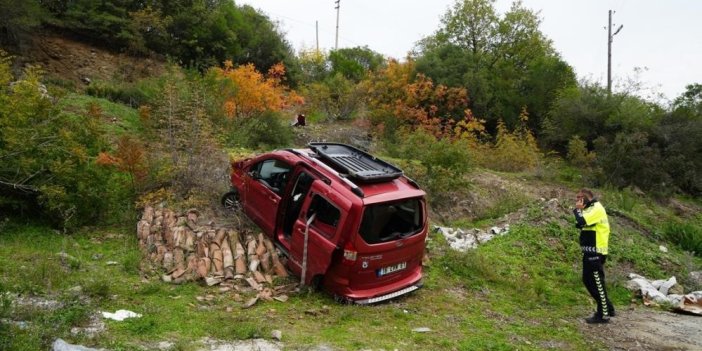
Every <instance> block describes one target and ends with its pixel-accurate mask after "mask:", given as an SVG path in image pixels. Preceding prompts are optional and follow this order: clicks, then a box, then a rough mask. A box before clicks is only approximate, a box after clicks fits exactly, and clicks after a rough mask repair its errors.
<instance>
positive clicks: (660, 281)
mask: <svg viewBox="0 0 702 351" xmlns="http://www.w3.org/2000/svg"><path fill="white" fill-rule="evenodd" d="M665 282H666V280H664V279H657V280H654V281H652V282H651V285H653V287H654V288H656V289H660V288H661V286H662V285H663V283H665Z"/></svg>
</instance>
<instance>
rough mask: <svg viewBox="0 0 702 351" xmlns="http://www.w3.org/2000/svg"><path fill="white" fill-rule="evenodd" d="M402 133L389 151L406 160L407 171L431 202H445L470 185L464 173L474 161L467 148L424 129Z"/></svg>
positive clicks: (388, 147)
mask: <svg viewBox="0 0 702 351" xmlns="http://www.w3.org/2000/svg"><path fill="white" fill-rule="evenodd" d="M399 134H400V135H399V137H398V143H397V144H394V145H393V144H390V143H387V144H386V149H387V150H388V153H390V155H391V156H392V157H395V158H400V159H404V160H406V162H403V164H402V165H401V166H403V167H406V168H407V172H408V174H409V175H410V176H415V177H417V179H416V180H417V181H418V182H419V183H420V184H421V185H422V186H423V187H424V188H425V189H427V190H428V192H429V197H430V198H432V200H435V201H436V200H438V201H441V200H444V199H446V197H447V196H448V195H449V194H451V193H452V192H455V191H456V190H457V189H462V188H465V187H467V186H468V182H467V180H466V178H465V173H466V172H468V171H469V170H470V169H471V158H470V154H469V153H468V148H466V147H465V146H464V145H463V144H462V143H461V142H460V141H452V140H449V139H436V137H434V136H433V135H431V134H430V133H429V132H427V131H425V130H423V129H417V130H415V131H413V132H409V131H406V130H405V131H402V132H400V133H399ZM410 160H416V161H419V162H420V164H421V165H417V164H415V163H413V162H412V161H410ZM416 161H414V162H416Z"/></svg>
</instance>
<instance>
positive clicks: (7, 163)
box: [0, 55, 114, 229]
mask: <svg viewBox="0 0 702 351" xmlns="http://www.w3.org/2000/svg"><path fill="white" fill-rule="evenodd" d="M1 57H2V56H1V55H0V130H1V131H2V133H0V145H2V148H0V159H1V160H2V165H3V167H1V168H0V188H2V192H1V195H0V208H2V209H3V210H8V211H12V212H19V213H21V212H22V211H24V210H26V209H36V208H39V209H40V210H41V211H42V212H43V213H44V215H45V216H46V218H47V219H49V220H51V221H53V222H54V223H55V224H57V225H59V226H62V227H63V228H64V229H68V228H73V227H75V226H76V225H80V224H83V223H89V222H94V220H96V219H99V218H100V216H101V215H104V214H105V213H106V212H107V210H108V208H109V204H108V203H106V202H105V201H104V195H105V193H108V192H110V191H111V189H112V187H114V184H112V183H111V182H110V181H109V180H110V175H109V173H108V172H106V171H105V170H103V169H101V168H100V167H98V166H97V165H96V164H95V162H94V160H95V157H96V156H97V154H98V152H100V151H101V150H102V149H104V148H106V146H107V141H106V138H105V137H104V132H103V131H102V128H101V127H102V126H101V125H100V124H99V119H98V118H96V117H95V116H93V115H91V111H86V112H83V113H82V114H79V115H69V114H66V113H62V111H60V110H59V108H58V106H59V105H57V104H53V103H52V101H51V100H50V99H49V98H47V97H46V96H45V95H44V93H42V89H41V85H40V82H39V80H40V74H39V72H38V71H37V70H36V69H33V68H29V69H27V70H26V71H25V73H24V78H23V79H21V80H19V81H16V82H14V83H13V85H12V86H10V84H9V83H10V80H11V75H10V73H9V72H10V66H9V60H7V59H1Z"/></svg>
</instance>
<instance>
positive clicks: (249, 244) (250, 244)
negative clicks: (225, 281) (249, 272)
mask: <svg viewBox="0 0 702 351" xmlns="http://www.w3.org/2000/svg"><path fill="white" fill-rule="evenodd" d="M246 254H247V255H249V256H253V255H255V254H256V240H254V239H253V238H252V237H251V236H249V237H248V238H247V241H246Z"/></svg>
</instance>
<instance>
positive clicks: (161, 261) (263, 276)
mask: <svg viewBox="0 0 702 351" xmlns="http://www.w3.org/2000/svg"><path fill="white" fill-rule="evenodd" d="M202 222H203V220H202V218H200V214H199V212H198V211H197V210H188V211H185V212H184V213H176V212H174V211H172V210H170V209H167V208H164V209H155V208H153V207H150V206H147V207H146V208H145V209H144V213H143V215H142V218H141V220H140V221H139V222H138V223H137V235H138V237H139V247H140V248H141V250H142V252H143V253H144V255H145V256H146V257H147V258H148V260H149V261H150V262H151V263H152V264H154V265H155V266H156V267H159V268H161V267H162V268H163V269H164V270H165V272H166V273H165V274H164V275H163V276H162V279H163V280H164V281H167V282H173V283H182V282H185V281H195V280H204V282H205V283H206V284H207V285H217V284H221V283H223V282H229V281H241V282H242V283H243V282H245V283H246V284H248V285H249V286H250V287H251V288H252V289H253V290H255V291H257V292H258V296H257V297H261V298H264V299H268V298H273V296H274V295H275V292H276V291H277V290H278V289H276V288H274V287H273V278H274V277H275V276H277V277H287V275H288V273H287V271H286V269H285V265H284V262H281V260H283V259H284V258H281V257H280V255H279V253H278V251H277V250H276V249H275V248H274V247H273V244H272V243H271V241H270V240H269V239H268V238H266V237H265V236H264V235H263V234H257V235H254V234H251V233H244V234H242V233H240V232H239V231H237V230H235V229H232V228H223V227H217V226H215V225H214V223H212V222H209V223H204V224H203V223H202Z"/></svg>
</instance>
